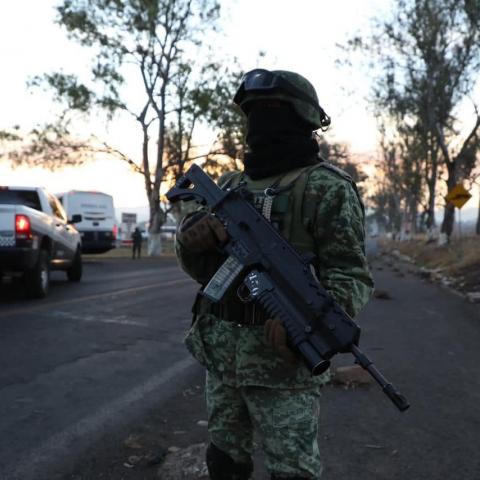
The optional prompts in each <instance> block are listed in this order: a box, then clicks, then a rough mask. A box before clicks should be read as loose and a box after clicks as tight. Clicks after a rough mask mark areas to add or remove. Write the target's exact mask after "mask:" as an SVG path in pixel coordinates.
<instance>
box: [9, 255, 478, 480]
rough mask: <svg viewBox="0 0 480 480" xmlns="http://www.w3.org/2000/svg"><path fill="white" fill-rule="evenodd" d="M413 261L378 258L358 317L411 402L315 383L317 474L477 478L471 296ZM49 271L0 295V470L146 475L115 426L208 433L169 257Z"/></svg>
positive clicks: (45, 477) (181, 281)
mask: <svg viewBox="0 0 480 480" xmlns="http://www.w3.org/2000/svg"><path fill="white" fill-rule="evenodd" d="M410 269H411V267H410V266H408V265H398V264H392V262H391V260H390V259H388V258H385V257H382V258H380V259H378V260H375V261H374V262H373V264H372V271H373V274H374V278H375V280H376V284H377V288H378V289H379V290H383V291H385V292H387V293H388V294H389V296H390V297H391V298H390V299H385V300H382V299H373V300H372V301H371V302H370V303H369V305H368V306H367V307H366V308H365V310H364V311H363V312H362V314H361V315H360V316H359V318H358V321H359V323H360V324H361V326H362V340H361V346H362V348H363V349H364V351H365V352H366V353H367V354H369V355H370V356H371V357H372V359H373V360H374V361H375V363H376V365H377V366H378V367H379V368H380V369H381V370H382V372H383V373H384V374H385V375H386V376H387V377H388V378H389V379H390V380H391V381H393V382H394V383H395V384H396V385H397V387H398V388H399V389H400V390H401V391H402V393H404V394H405V395H406V396H407V397H408V399H409V401H410V403H411V405H412V406H411V408H410V410H408V411H407V412H405V413H400V412H398V411H397V410H396V409H395V407H394V406H393V405H392V404H391V403H390V401H389V400H388V399H387V398H386V397H385V396H384V395H383V394H382V392H381V391H380V389H379V388H378V387H377V386H376V385H372V386H369V387H362V388H357V389H351V388H349V389H345V388H342V387H333V386H327V387H325V388H324V389H323V395H322V399H321V421H320V436H319V443H320V448H321V451H322V456H323V457H324V462H325V475H324V477H323V478H324V479H325V480H336V479H338V478H355V479H356V480H427V479H428V480H437V479H438V480H441V479H447V478H448V479H449V480H478V479H480V455H478V446H479V444H480V376H479V375H478V366H479V363H480V349H479V346H480V309H479V307H478V305H471V304H467V303H466V302H465V301H464V300H463V299H462V298H460V297H458V296H457V295H455V294H453V293H451V292H449V291H447V290H444V289H443V288H440V287H438V286H436V285H431V284H429V283H426V282H425V281H424V280H422V279H420V278H419V277H417V276H415V275H413V274H412V273H410ZM56 278H58V281H56V282H54V285H53V289H52V294H51V296H50V297H49V299H48V300H46V301H43V302H27V301H24V300H22V299H21V297H20V295H19V294H18V293H15V292H14V291H13V290H12V289H10V290H7V291H4V292H3V294H2V295H0V479H1V480H13V479H22V480H29V479H35V480H54V479H57V478H75V479H77V478H78V479H82V480H91V479H100V478H102V479H103V478H110V479H112V480H116V479H121V478H125V479H127V478H128V479H130V478H132V479H140V478H142V479H144V478H153V477H154V475H155V473H154V472H155V470H154V471H153V472H152V476H148V477H147V474H146V473H144V472H143V471H141V470H138V471H137V470H136V469H131V470H127V469H126V468H125V467H124V466H123V461H124V460H122V458H125V457H121V456H120V458H119V459H115V462H116V466H115V467H112V466H111V464H112V458H113V455H115V454H116V453H115V452H117V454H118V451H119V450H120V448H119V445H120V442H119V441H118V438H117V439H115V440H114V436H112V432H114V431H115V430H118V428H119V427H120V426H121V425H124V426H126V427H127V428H126V430H125V432H129V431H134V429H135V428H136V429H141V428H143V427H144V426H148V428H149V429H150V430H151V431H152V432H153V434H152V437H158V432H159V431H160V430H161V429H162V428H163V429H164V430H167V429H169V430H170V431H171V432H173V431H174V430H178V431H183V432H184V433H183V434H182V435H177V442H178V443H177V444H178V445H179V446H186V445H188V444H190V443H195V442H199V441H205V440H206V438H205V429H204V428H201V427H197V426H196V421H197V420H198V419H202V418H205V412H204V400H203V398H202V394H201V391H200V390H198V391H197V393H195V392H194V393H193V394H191V396H190V394H188V396H185V389H186V388H189V387H191V386H192V385H193V386H195V385H201V383H202V376H203V373H202V372H201V370H200V369H199V368H198V367H196V366H194V365H193V363H192V361H191V360H190V359H189V357H188V355H187V354H186V352H185V350H184V348H183V346H182V344H181V338H182V336H183V332H184V331H185V329H186V328H187V327H188V323H189V317H190V315H189V307H190V303H191V298H192V296H193V292H194V290H195V286H194V284H193V283H192V282H191V281H190V280H188V279H187V278H186V276H185V275H184V274H182V273H181V272H180V271H179V270H178V269H177V267H176V266H175V261H174V260H173V259H172V260H168V259H167V260H160V261H159V260H142V261H140V262H138V263H137V262H132V261H130V260H116V261H106V262H103V263H95V264H94V263H91V264H88V265H87V266H86V275H85V279H84V281H83V282H82V284H81V285H72V284H68V283H67V282H65V281H64V280H63V277H62V275H61V274H58V275H57V276H56ZM12 297H14V298H12ZM336 363H337V364H348V363H351V356H349V355H345V356H342V357H337V360H336ZM182 392H183V393H182ZM167 421H168V425H166V423H165V422H167ZM129 429H130V430H129ZM174 437H175V435H172V437H171V438H174ZM122 438H125V437H122ZM171 438H170V439H169V441H170V440H171ZM95 442H97V443H95ZM114 442H117V443H115V444H114ZM182 442H183V443H182ZM109 444H112V445H110V446H109ZM170 444H171V443H170ZM167 446H168V443H167ZM88 449H89V453H88V456H85V455H84V457H82V454H83V453H84V452H85V451H86V450H88ZM99 452H102V454H101V455H99V457H102V458H95V454H97V455H98V453H99ZM110 454H111V455H112V457H110V458H108V455H110ZM122 455H124V453H123V452H122ZM125 455H127V454H125ZM72 465H75V468H74V469H73V470H74V476H70V475H68V477H67V476H65V475H66V474H70V472H71V471H72V468H73V466H72ZM109 468H111V470H108V469H109ZM122 469H123V470H122ZM107 471H113V472H115V473H113V474H112V475H109V474H106V473H105V472H107ZM262 471H263V469H262V467H261V466H260V467H259V469H258V470H257V474H256V475H255V478H256V479H263V478H266V477H264V475H263V474H262V473H261V472H262ZM105 475H107V476H105ZM192 480H193V479H192Z"/></svg>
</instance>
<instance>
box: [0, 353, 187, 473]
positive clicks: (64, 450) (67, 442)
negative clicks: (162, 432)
mask: <svg viewBox="0 0 480 480" xmlns="http://www.w3.org/2000/svg"><path fill="white" fill-rule="evenodd" d="M195 363H196V362H195V360H194V359H193V358H192V357H186V358H184V359H183V360H180V361H178V362H176V363H174V364H173V365H172V366H170V367H169V368H167V369H166V370H164V371H163V372H162V373H160V374H158V375H154V376H153V377H150V378H149V379H148V380H147V381H146V382H145V383H142V384H140V385H138V386H136V387H135V388H133V389H132V390H130V391H129V392H128V393H126V394H125V395H123V396H122V397H120V398H118V399H117V400H114V401H113V402H110V403H108V404H107V405H104V406H103V407H102V408H100V410H98V411H97V412H96V413H94V414H93V415H91V416H88V417H84V418H82V419H81V420H80V421H78V422H77V423H75V424H73V425H71V426H70V427H68V428H66V429H65V430H63V431H62V432H59V433H57V434H55V435H53V436H52V437H50V438H49V439H48V440H47V441H46V442H45V443H43V445H41V446H40V447H39V448H37V449H35V450H33V451H31V452H30V453H29V454H27V455H26V456H25V457H23V458H22V462H21V465H19V466H18V467H17V468H16V469H14V470H13V471H12V472H11V473H10V474H8V473H7V477H6V478H8V479H9V480H17V479H18V480H30V479H31V480H37V479H38V478H40V477H39V474H40V475H42V473H41V470H46V469H47V468H48V466H49V465H53V464H54V463H55V461H57V462H58V459H59V458H62V457H66V456H68V455H69V454H71V452H72V445H75V444H76V443H77V442H78V441H79V439H80V438H81V437H84V436H85V435H88V434H93V433H95V432H97V431H99V430H103V429H105V428H106V427H107V426H110V427H111V424H112V422H115V421H116V420H118V419H119V418H124V417H125V410H127V408H128V407H130V406H131V405H132V404H134V403H135V402H138V401H139V400H142V399H143V398H144V397H145V396H146V395H148V394H150V393H152V392H154V391H155V390H157V389H159V388H160V387H162V386H163V385H165V384H167V383H168V382H170V381H171V380H173V379H174V378H177V377H178V376H179V375H181V374H182V373H183V372H184V371H185V370H187V369H188V368H190V367H191V366H193V365H194V364H195ZM156 401H157V402H158V398H157V399H156ZM45 473H46V472H45ZM42 478H45V477H43V476H42Z"/></svg>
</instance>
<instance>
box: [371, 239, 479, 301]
mask: <svg viewBox="0 0 480 480" xmlns="http://www.w3.org/2000/svg"><path fill="white" fill-rule="evenodd" d="M380 246H381V250H382V251H383V252H384V253H387V254H390V255H392V256H394V257H396V258H399V259H401V260H405V261H407V262H412V263H414V264H415V265H417V266H418V267H419V268H420V269H421V270H420V274H421V275H422V276H424V277H425V278H428V279H430V280H432V281H434V282H437V283H442V284H443V285H445V286H449V287H451V288H453V289H454V290H456V291H458V292H460V293H462V294H463V295H465V296H466V297H467V298H468V299H471V300H472V301H474V300H476V301H480V237H478V236H476V237H468V238H464V239H462V240H458V239H456V240H455V241H453V242H452V243H450V244H449V245H443V246H439V245H437V244H436V243H427V242H426V241H425V240H424V239H416V240H409V241H403V242H394V241H389V240H382V241H381V242H380Z"/></svg>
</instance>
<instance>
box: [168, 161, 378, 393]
mask: <svg viewBox="0 0 480 480" xmlns="http://www.w3.org/2000/svg"><path fill="white" fill-rule="evenodd" d="M247 180H248V183H247V186H248V188H249V189H251V190H252V191H263V190H264V189H265V188H266V187H268V186H270V185H272V184H273V183H274V182H275V181H276V180H278V178H277V177H272V178H267V179H262V180H257V181H255V182H254V181H251V180H249V179H248V178H247ZM305 182H306V183H305V185H304V189H303V194H302V195H301V197H302V198H301V201H302V206H301V207H302V208H301V209H296V210H295V209H294V207H293V205H292V202H290V204H291V208H290V213H292V212H301V213H300V215H301V216H302V219H301V221H302V222H303V224H304V225H305V228H306V231H307V232H308V235H309V236H310V237H311V245H312V248H313V250H314V253H315V254H316V256H317V260H316V272H317V276H318V278H319V280H320V282H321V283H322V285H323V286H324V287H325V288H326V289H327V290H328V291H329V292H330V293H331V295H332V296H333V297H334V298H335V300H336V301H337V302H338V303H339V304H340V305H341V306H342V307H343V308H344V309H345V311H347V312H348V313H349V314H350V315H351V316H355V315H356V314H357V313H358V312H359V311H360V310H361V308H362V307H363V306H364V305H365V304H366V303H367V301H368V299H369V298H370V295H371V292H372V289H373V281H372V278H371V276H370V273H369V270H368V266H367V261H366V257H365V234H364V212H363V206H362V204H361V201H360V198H359V196H358V193H357V190H356V187H355V185H354V183H353V181H352V180H351V179H350V177H349V176H348V175H347V174H346V173H344V172H343V171H341V170H339V169H336V168H335V167H332V166H331V165H329V164H325V163H324V164H320V165H318V166H317V167H316V168H314V169H312V170H311V171H310V172H309V173H308V179H306V180H305ZM219 183H220V184H221V182H219ZM290 200H293V202H295V201H297V202H298V199H295V198H293V199H290ZM285 215H288V213H285ZM280 231H281V228H280ZM282 233H283V234H284V236H286V238H287V239H288V240H290V241H291V242H292V243H293V245H294V246H295V247H296V248H297V249H299V250H302V249H304V248H303V245H296V244H295V241H293V239H291V238H288V237H289V234H288V232H282ZM176 253H177V256H178V258H179V261H180V264H181V266H182V268H183V269H184V270H185V271H186V272H187V273H188V274H189V275H190V276H191V277H192V278H194V279H195V280H197V281H198V282H199V283H201V284H203V285H204V284H205V283H207V281H208V280H209V279H210V277H211V276H212V275H213V273H214V272H215V271H216V269H217V268H218V267H219V266H220V265H221V263H222V261H223V257H222V255H221V254H219V253H218V252H209V253H207V254H205V255H201V256H199V255H198V254H192V253H191V252H189V251H187V250H186V249H185V248H184V247H183V246H182V245H181V244H180V242H178V241H177V243H176ZM186 345H187V348H188V349H189V351H190V352H191V353H192V354H193V356H194V357H195V358H196V359H197V360H198V361H199V362H200V363H201V364H202V365H204V366H205V367H206V368H207V369H208V370H209V371H210V372H212V373H213V374H215V375H216V376H217V377H219V378H220V379H222V381H223V382H225V383H227V384H229V385H232V386H252V385H255V386H263V387H271V388H306V387H309V386H312V385H318V384H321V383H323V382H324V381H325V376H321V377H311V376H310V374H309V372H308V370H307V368H306V367H305V366H304V365H303V364H301V363H299V364H298V365H296V366H291V365H289V364H287V362H285V361H284V360H283V359H282V357H280V356H279V355H278V354H277V353H276V352H275V351H274V350H273V349H272V348H271V347H270V346H269V345H268V344H267V343H266V342H265V340H264V336H263V328H262V327H261V326H241V327H240V326H238V325H237V324H235V323H234V322H231V321H228V320H225V319H220V318H217V317H215V316H214V315H212V314H209V313H204V314H201V315H199V316H198V318H197V319H196V321H195V322H194V324H193V325H192V328H191V329H190V331H189V332H188V334H187V337H186Z"/></svg>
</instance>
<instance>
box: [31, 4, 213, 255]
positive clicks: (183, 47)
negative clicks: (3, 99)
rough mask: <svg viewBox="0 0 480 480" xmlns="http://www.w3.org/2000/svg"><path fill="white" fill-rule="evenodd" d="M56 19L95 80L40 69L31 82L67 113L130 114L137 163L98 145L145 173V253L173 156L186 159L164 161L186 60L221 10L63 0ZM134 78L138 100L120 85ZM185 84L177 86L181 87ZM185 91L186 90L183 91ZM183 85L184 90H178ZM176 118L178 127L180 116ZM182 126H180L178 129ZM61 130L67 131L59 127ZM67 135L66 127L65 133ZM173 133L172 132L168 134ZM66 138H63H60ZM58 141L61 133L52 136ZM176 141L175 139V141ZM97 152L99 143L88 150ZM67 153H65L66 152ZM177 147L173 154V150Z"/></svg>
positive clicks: (181, 107) (153, 248)
mask: <svg viewBox="0 0 480 480" xmlns="http://www.w3.org/2000/svg"><path fill="white" fill-rule="evenodd" d="M57 10H58V15H59V16H58V23H59V24H60V25H61V26H62V27H64V28H65V29H66V31H67V32H68V35H69V36H70V37H71V38H72V39H74V40H76V41H78V42H79V43H80V44H81V45H83V46H85V47H88V48H91V49H92V53H93V54H94V61H93V64H92V68H91V73H92V78H93V83H91V84H87V83H82V82H81V81H80V79H79V78H77V77H76V76H73V75H67V74H64V73H53V74H46V75H44V76H43V77H37V78H36V79H35V80H34V83H36V84H42V85H47V86H48V87H49V88H50V89H51V91H53V92H54V94H55V99H56V100H57V101H58V102H60V103H62V104H63V105H64V106H65V111H66V112H68V114H72V113H74V112H80V113H83V114H84V115H86V116H93V115H98V113H97V112H103V113H106V115H107V117H108V118H112V117H113V116H114V115H115V114H116V113H117V112H124V113H126V114H128V115H129V116H130V117H131V118H132V119H133V120H134V121H135V122H136V124H137V125H138V131H139V155H138V157H139V159H140V160H139V161H134V160H133V159H131V158H129V157H128V156H127V155H126V154H124V153H123V152H121V151H119V150H118V149H116V148H114V147H112V146H109V145H106V144H105V143H102V142H100V149H101V148H102V147H103V148H104V150H105V152H109V153H111V154H114V155H116V156H118V157H119V158H121V159H123V160H126V161H127V162H128V163H129V164H130V165H131V166H132V168H134V169H135V170H136V171H138V172H139V173H141V174H142V175H143V177H144V185H145V191H146V194H147V198H148V202H149V206H150V236H149V253H150V254H158V253H159V252H160V249H161V243H160V227H161V224H162V222H163V218H164V214H163V212H162V209H161V206H160V189H161V185H162V182H163V181H164V180H165V179H166V178H167V176H168V172H169V169H170V171H171V169H172V168H173V163H174V161H173V160H172V159H173V158H176V161H178V162H179V164H182V162H183V161H184V157H182V156H181V155H180V156H178V157H177V156H175V157H174V156H173V155H174V152H173V150H172V153H171V155H170V157H169V158H168V148H172V149H173V146H174V143H175V142H172V140H173V137H172V136H170V137H169V136H168V135H169V122H170V125H171V124H172V122H174V120H173V119H174V117H175V115H177V119H178V118H179V115H180V117H181V113H180V112H185V111H186V110H187V109H188V108H190V109H192V107H191V106H189V107H187V106H186V104H185V101H186V99H187V98H188V100H189V101H190V100H192V98H193V97H192V95H191V92H189V91H187V90H188V87H189V86H190V84H189V85H187V84H186V83H182V82H184V79H185V78H188V79H191V78H192V77H194V76H195V75H199V76H200V75H201V72H192V71H191V69H189V68H188V67H187V66H186V65H188V64H189V63H190V64H191V65H195V62H194V61H193V57H194V55H195V54H196V53H198V49H199V48H200V46H201V45H202V42H203V39H204V38H205V34H206V33H207V32H209V31H211V30H212V29H214V28H215V23H216V20H217V18H218V15H219V2H218V1H217V0H123V1H117V0H114V1H111V0H90V1H89V2H85V1H83V0H63V1H62V2H61V4H60V5H59V6H58V7H57ZM127 70H128V71H129V77H128V78H129V80H130V79H131V78H132V75H133V74H136V75H137V80H138V83H137V89H138V90H137V92H141V98H140V100H139V101H138V100H133V101H131V100H130V99H129V98H128V97H127V95H126V94H125V89H124V88H123V86H124V84H125V82H126V77H125V74H126V73H125V72H127ZM182 85H183V86H182ZM185 88H187V90H185ZM182 89H183V90H182ZM192 115H193V116H191V117H190V120H191V121H192V122H191V124H190V125H189V127H188V128H189V132H188V133H186V132H184V131H183V130H182V131H181V132H179V134H180V136H181V137H182V139H184V138H186V137H185V135H187V137H189V138H190V139H191V135H192V129H193V128H194V127H195V125H196V121H197V116H196V114H195V113H193V114H192ZM180 123H182V125H183V124H184V122H183V120H182V119H180ZM182 128H183V127H182ZM64 133H65V132H64ZM68 133H69V132H68ZM172 135H173V133H172ZM63 139H65V140H66V142H65V143H68V142H67V140H68V138H67V136H65V135H64V136H63ZM91 140H92V139H91V138H90V139H89V140H88V141H86V142H83V147H84V148H83V149H82V148H77V149H75V148H72V149H71V153H72V155H73V157H75V156H77V157H78V154H79V152H80V151H82V152H85V151H88V144H90V147H92V144H95V142H92V141H91ZM57 141H60V138H59V139H57ZM177 144H178V141H177ZM91 151H98V145H97V146H96V147H95V146H94V147H93V148H91ZM65 153H66V152H65ZM176 153H178V152H175V155H176Z"/></svg>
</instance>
